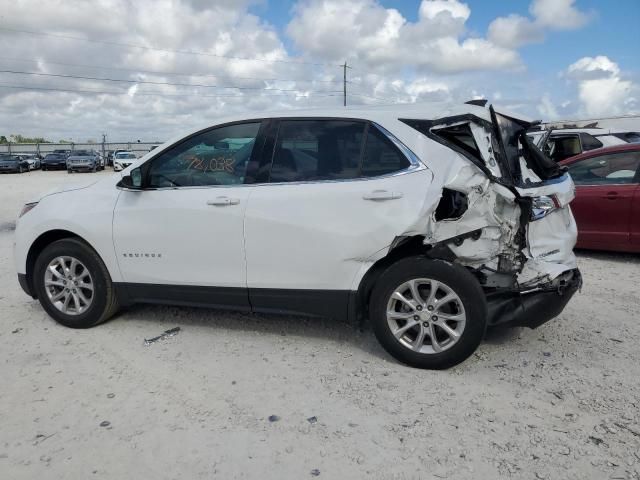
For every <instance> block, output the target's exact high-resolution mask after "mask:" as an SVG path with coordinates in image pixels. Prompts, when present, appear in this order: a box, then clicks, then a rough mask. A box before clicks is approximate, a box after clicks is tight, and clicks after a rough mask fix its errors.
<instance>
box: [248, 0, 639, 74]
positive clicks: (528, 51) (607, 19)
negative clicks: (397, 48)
mask: <svg viewBox="0 0 640 480" xmlns="http://www.w3.org/2000/svg"><path fill="white" fill-rule="evenodd" d="M295 3H296V1H295V0H279V1H274V0H265V1H264V2H262V3H259V4H257V5H254V6H253V7H252V8H251V11H252V12H253V13H255V14H256V15H258V16H260V17H261V18H263V19H264V20H265V21H267V22H269V23H271V24H272V25H274V26H275V27H277V28H278V30H279V31H280V32H281V33H283V38H284V40H285V43H286V44H287V46H289V47H291V46H292V42H291V41H290V40H289V39H287V38H286V35H284V32H285V29H286V26H287V24H288V23H289V21H290V20H291V13H292V9H293V7H294V5H295ZM379 3H380V4H382V5H383V6H385V7H386V8H395V9H397V10H399V11H400V12H401V13H402V15H403V16H404V17H405V18H406V19H407V20H409V21H412V22H415V21H416V20H417V19H418V8H419V6H420V0H397V1H389V0H384V1H380V2H379ZM465 3H467V4H468V5H469V7H470V8H471V16H470V17H469V20H468V21H467V27H468V29H469V30H470V31H472V32H477V33H478V34H480V35H483V34H484V33H485V32H486V31H487V27H488V26H489V24H490V23H491V21H493V20H494V19H495V18H496V17H499V16H506V15H509V14H512V13H515V14H520V15H523V16H526V15H528V14H529V4H530V1H528V0H513V1H505V0H468V1H467V2H465ZM576 5H577V6H579V7H580V8H581V9H582V10H585V11H588V12H593V19H592V20H591V22H590V23H589V24H588V25H587V26H585V27H584V28H582V29H579V30H577V31H568V32H566V31H565V32H563V31H560V32H551V33H550V34H548V35H547V38H546V40H545V42H544V43H542V44H535V45H528V46H525V47H524V48H522V50H521V54H522V57H523V59H524V60H525V62H526V63H527V65H529V66H530V67H531V69H532V70H534V71H537V72H540V73H553V72H557V71H559V70H562V69H564V68H566V66H567V65H568V64H569V63H572V62H573V61H575V60H576V59H578V58H581V57H585V56H594V55H607V56H609V57H610V58H615V59H616V61H617V62H618V63H619V64H620V66H621V67H622V68H624V69H626V70H628V71H631V72H634V73H635V74H636V75H637V74H638V72H639V71H640V0H615V1H613V2H612V1H611V0H578V1H577V3H576ZM634 45H635V48H633V46H634Z"/></svg>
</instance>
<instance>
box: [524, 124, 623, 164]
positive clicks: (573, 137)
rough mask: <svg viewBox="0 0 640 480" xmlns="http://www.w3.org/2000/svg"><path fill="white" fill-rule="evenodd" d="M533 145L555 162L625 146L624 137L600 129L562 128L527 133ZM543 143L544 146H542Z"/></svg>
mask: <svg viewBox="0 0 640 480" xmlns="http://www.w3.org/2000/svg"><path fill="white" fill-rule="evenodd" d="M528 135H529V136H530V137H531V138H532V139H533V140H534V143H535V144H536V145H537V146H538V148H541V149H542V150H544V153H545V154H547V156H549V158H551V159H552V160H553V161H555V162H561V161H562V160H564V159H566V158H570V157H574V156H576V155H580V154H581V153H583V152H586V151H589V150H596V149H598V148H605V147H613V146H615V145H625V144H626V143H628V141H627V140H625V137H623V136H622V134H619V133H610V132H609V131H608V130H603V129H600V128H563V129H555V130H540V131H535V132H529V133H528ZM543 143H544V145H543Z"/></svg>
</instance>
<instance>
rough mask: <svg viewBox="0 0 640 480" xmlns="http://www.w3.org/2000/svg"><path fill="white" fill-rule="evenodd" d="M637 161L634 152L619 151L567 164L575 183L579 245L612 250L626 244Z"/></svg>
mask: <svg viewBox="0 0 640 480" xmlns="http://www.w3.org/2000/svg"><path fill="white" fill-rule="evenodd" d="M638 163H640V156H639V154H638V153H637V152H620V153H612V154H607V155H599V156H596V157H591V158H587V159H583V160H579V161H578V162H575V163H572V164H570V165H569V172H570V173H571V177H572V178H573V181H574V182H575V184H576V198H575V200H574V201H573V202H572V203H571V209H572V211H573V214H574V216H575V218H576V223H577V225H578V247H582V248H604V249H612V250H614V249H615V250H624V249H626V248H628V247H629V245H630V227H631V223H632V218H631V206H632V200H633V197H634V193H635V191H636V190H637V186H638V185H637V183H636V171H637V169H638Z"/></svg>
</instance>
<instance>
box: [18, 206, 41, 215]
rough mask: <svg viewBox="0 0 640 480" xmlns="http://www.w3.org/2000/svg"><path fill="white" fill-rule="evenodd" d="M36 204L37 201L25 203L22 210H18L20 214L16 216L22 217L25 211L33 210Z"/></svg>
mask: <svg viewBox="0 0 640 480" xmlns="http://www.w3.org/2000/svg"><path fill="white" fill-rule="evenodd" d="M36 205H38V202H32V203H25V204H24V207H22V210H21V211H20V215H18V218H20V217H22V216H23V215H24V214H25V213H27V212H30V211H31V210H33V209H34V208H35V206H36Z"/></svg>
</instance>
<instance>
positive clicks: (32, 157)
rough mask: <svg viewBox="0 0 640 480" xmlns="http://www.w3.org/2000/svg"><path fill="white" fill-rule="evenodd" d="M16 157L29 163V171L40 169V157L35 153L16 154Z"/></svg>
mask: <svg viewBox="0 0 640 480" xmlns="http://www.w3.org/2000/svg"><path fill="white" fill-rule="evenodd" d="M17 156H18V157H20V158H22V159H24V160H26V161H27V162H28V163H29V170H37V169H39V168H40V165H41V164H40V156H39V155H38V154H37V153H18V154H17Z"/></svg>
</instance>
